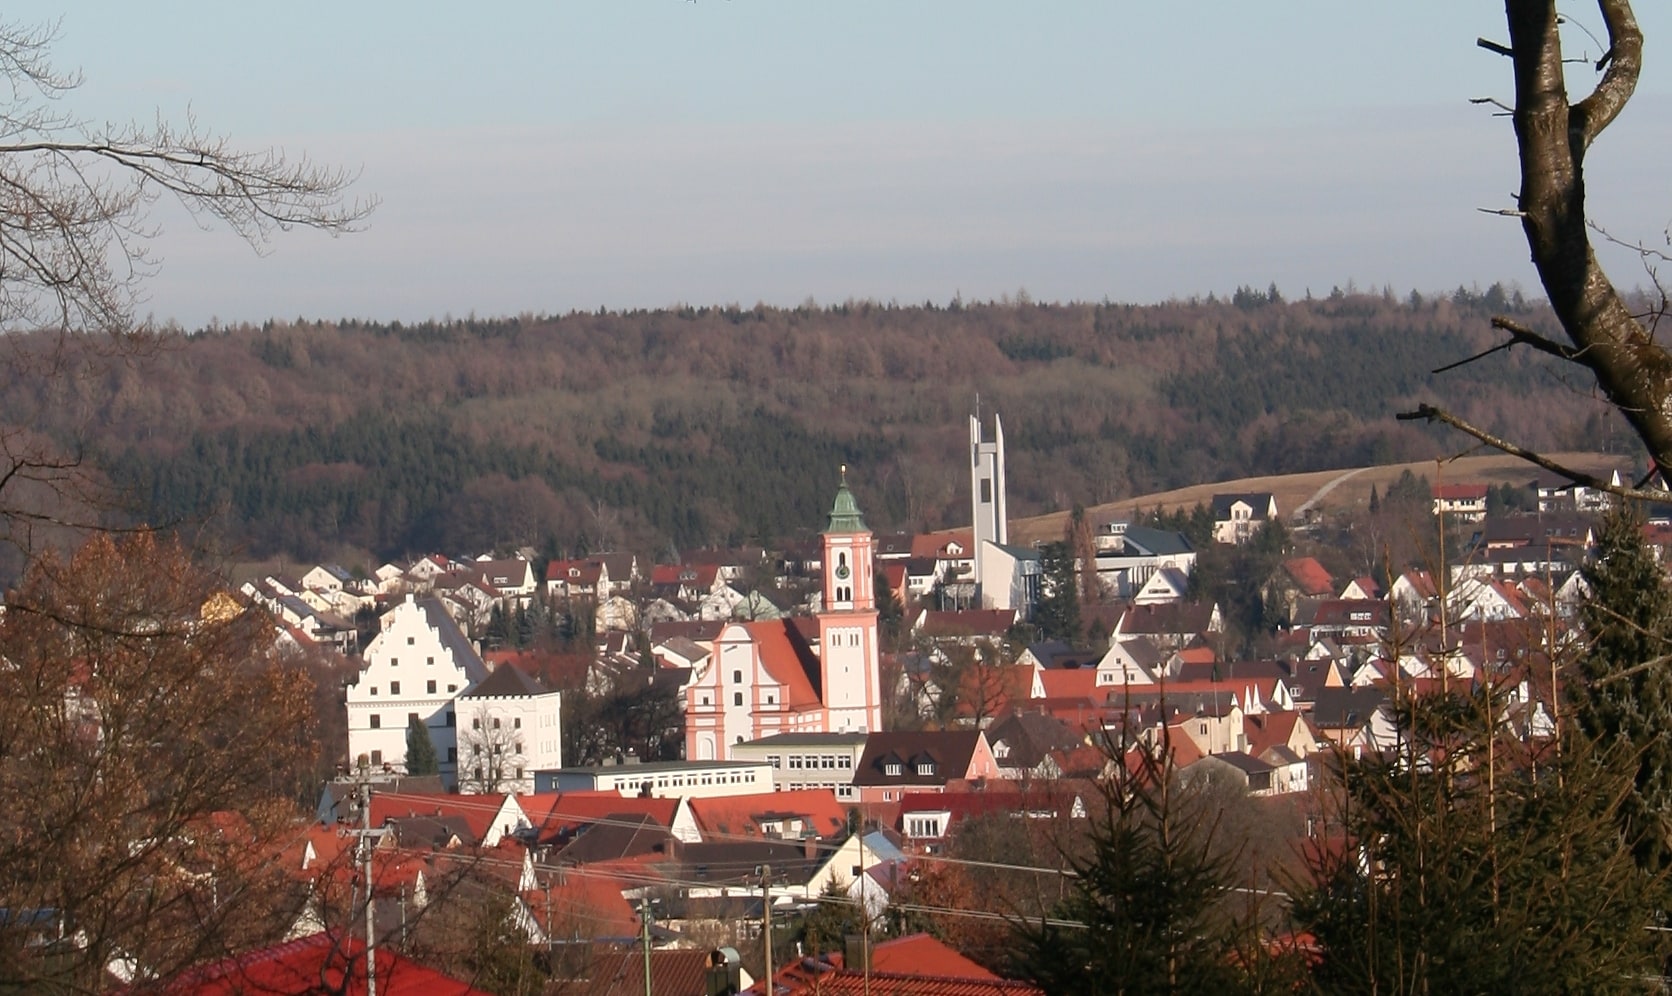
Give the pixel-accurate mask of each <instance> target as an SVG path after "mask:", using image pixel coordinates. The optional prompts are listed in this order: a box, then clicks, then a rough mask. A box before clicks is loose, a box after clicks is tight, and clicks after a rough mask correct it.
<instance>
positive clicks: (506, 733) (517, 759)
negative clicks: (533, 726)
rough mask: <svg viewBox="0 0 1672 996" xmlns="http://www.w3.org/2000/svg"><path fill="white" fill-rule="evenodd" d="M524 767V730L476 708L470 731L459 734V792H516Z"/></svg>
mask: <svg viewBox="0 0 1672 996" xmlns="http://www.w3.org/2000/svg"><path fill="white" fill-rule="evenodd" d="M527 765H528V757H527V755H526V754H524V752H523V731H522V730H520V729H517V728H516V724H515V723H513V722H512V719H511V717H508V716H502V715H500V714H499V713H497V712H495V711H493V710H491V709H487V708H482V709H478V710H476V712H475V713H474V714H472V715H471V717H470V728H469V729H467V730H460V731H459V767H458V778H459V791H461V792H474V793H477V794H480V795H491V794H493V793H496V792H510V791H515V790H517V783H518V782H521V781H522V780H523V773H524V771H525V770H526V768H527Z"/></svg>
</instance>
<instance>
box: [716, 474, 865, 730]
mask: <svg viewBox="0 0 1672 996" xmlns="http://www.w3.org/2000/svg"><path fill="white" fill-rule="evenodd" d="M821 545H822V548H823V564H824V567H823V571H824V576H823V584H824V587H823V593H822V596H821V601H820V605H819V611H818V612H817V613H815V614H814V615H812V616H790V617H786V618H783V619H775V620H771V621H768V622H738V623H732V624H730V625H728V626H726V627H725V629H723V630H722V631H721V632H720V635H719V636H718V637H716V638H715V641H714V649H713V653H712V654H710V655H709V658H708V665H707V669H706V670H705V671H703V672H702V673H701V674H699V675H698V676H697V677H696V678H695V679H694V680H693V681H692V682H691V684H690V685H689V686H688V687H687V688H686V690H685V756H686V757H687V758H690V759H691V760H697V761H709V760H725V759H728V758H730V757H731V748H732V747H733V746H735V745H737V744H740V743H744V742H747V741H750V740H758V739H760V738H761V737H767V736H772V735H773V734H778V733H869V732H874V731H877V730H880V729H881V728H882V694H883V693H882V681H881V675H880V668H879V655H880V652H881V648H880V646H879V643H878V633H877V606H876V598H875V590H876V589H875V577H874V575H873V571H874V570H875V558H874V550H873V543H872V535H871V530H870V529H869V528H868V527H867V526H866V525H865V519H864V516H863V515H862V514H861V513H860V511H859V505H858V503H857V502H856V501H854V497H853V493H852V492H850V491H849V490H848V486H847V480H846V475H845V473H844V476H843V481H842V484H841V486H840V487H838V488H837V491H836V500H835V502H834V504H833V505H832V506H831V510H830V521H829V524H828V526H827V527H826V529H825V530H824V533H823V535H822V543H821Z"/></svg>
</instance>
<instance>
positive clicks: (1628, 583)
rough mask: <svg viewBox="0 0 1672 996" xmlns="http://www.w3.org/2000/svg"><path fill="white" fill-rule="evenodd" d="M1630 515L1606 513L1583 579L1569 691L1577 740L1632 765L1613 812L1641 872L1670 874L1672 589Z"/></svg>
mask: <svg viewBox="0 0 1672 996" xmlns="http://www.w3.org/2000/svg"><path fill="white" fill-rule="evenodd" d="M1642 526H1643V522H1642V519H1641V518H1640V517H1639V516H1638V514H1637V512H1636V510H1635V509H1632V508H1630V507H1629V506H1622V507H1620V508H1618V509H1616V510H1614V511H1612V512H1610V513H1609V514H1608V515H1607V516H1606V517H1605V518H1604V519H1603V522H1602V527H1601V531H1600V533H1599V535H1598V537H1597V557H1596V559H1595V560H1594V561H1593V562H1591V563H1590V564H1587V565H1586V566H1585V568H1584V570H1583V574H1584V578H1585V581H1586V583H1587V584H1588V585H1589V587H1590V594H1589V596H1588V597H1587V598H1586V599H1585V601H1584V602H1583V603H1582V604H1581V605H1580V608H1579V619H1580V623H1581V624H1582V625H1583V626H1584V630H1585V636H1586V642H1585V649H1584V651H1583V653H1582V654H1581V656H1580V659H1579V674H1580V677H1581V679H1582V680H1581V681H1579V682H1576V683H1575V687H1574V688H1573V689H1572V690H1571V693H1570V694H1571V695H1572V698H1573V705H1574V716H1575V718H1576V720H1577V721H1578V723H1579V728H1580V729H1581V730H1582V731H1583V732H1584V734H1585V735H1586V736H1588V737H1590V738H1591V739H1593V740H1596V741H1598V742H1599V743H1601V744H1603V745H1604V746H1608V745H1611V744H1614V743H1620V744H1623V745H1625V746H1627V747H1628V748H1629V749H1630V750H1631V751H1633V752H1634V753H1635V754H1636V756H1637V758H1638V764H1637V769H1636V777H1635V779H1634V781H1633V789H1632V792H1631V794H1630V795H1629V796H1627V798H1626V799H1625V801H1624V802H1623V803H1622V804H1621V806H1620V817H1621V823H1622V826H1623V829H1624V831H1625V834H1626V836H1627V839H1629V840H1630V841H1632V842H1633V847H1634V851H1635V853H1636V856H1637V859H1638V861H1639V862H1640V863H1642V864H1643V865H1644V866H1645V867H1652V868H1667V867H1668V866H1669V865H1672V657H1669V655H1672V588H1669V587H1668V585H1667V582H1666V575H1665V573H1664V572H1663V571H1662V570H1661V567H1660V565H1659V564H1658V563H1657V562H1656V561H1655V558H1654V555H1653V554H1652V553H1651V552H1650V551H1649V549H1648V548H1647V547H1646V546H1645V545H1644V543H1643V533H1642Z"/></svg>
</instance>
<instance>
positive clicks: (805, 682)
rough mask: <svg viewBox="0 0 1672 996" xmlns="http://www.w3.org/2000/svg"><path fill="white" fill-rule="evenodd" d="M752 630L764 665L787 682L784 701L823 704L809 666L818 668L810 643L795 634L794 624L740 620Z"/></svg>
mask: <svg viewBox="0 0 1672 996" xmlns="http://www.w3.org/2000/svg"><path fill="white" fill-rule="evenodd" d="M739 625H740V626H742V627H743V628H744V629H746V630H748V631H749V636H750V637H751V638H753V639H754V641H755V646H756V647H757V648H758V649H759V651H760V657H761V666H762V667H764V668H766V673H767V674H769V675H771V676H772V680H774V681H776V682H778V684H780V685H782V686H784V704H785V705H787V706H789V707H790V708H791V709H804V708H812V707H815V706H818V705H819V696H818V692H816V691H815V690H814V689H813V680H812V678H811V677H809V669H810V668H816V667H817V662H816V661H814V660H813V659H812V656H811V652H810V651H808V650H807V647H806V644H805V643H803V642H802V641H800V640H799V639H795V638H792V637H791V636H790V631H791V629H792V628H793V626H794V624H793V623H792V622H790V621H788V620H783V619H779V620H774V621H772V622H753V623H739Z"/></svg>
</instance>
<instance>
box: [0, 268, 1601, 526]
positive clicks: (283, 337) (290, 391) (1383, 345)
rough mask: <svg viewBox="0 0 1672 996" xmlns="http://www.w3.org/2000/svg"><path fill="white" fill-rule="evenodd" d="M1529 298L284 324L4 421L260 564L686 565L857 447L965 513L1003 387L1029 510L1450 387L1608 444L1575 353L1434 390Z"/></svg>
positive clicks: (1268, 465)
mask: <svg viewBox="0 0 1672 996" xmlns="http://www.w3.org/2000/svg"><path fill="white" fill-rule="evenodd" d="M1518 304H1519V302H1512V301H1505V300H1503V295H1502V294H1501V293H1499V292H1498V291H1497V289H1496V288H1494V290H1493V291H1492V292H1489V293H1488V294H1486V295H1472V294H1465V293H1462V292H1459V293H1458V294H1457V295H1453V296H1452V297H1448V298H1435V299H1430V300H1422V299H1420V298H1417V297H1416V296H1415V295H1412V297H1411V298H1409V299H1403V298H1401V299H1396V298H1394V297H1393V296H1392V295H1390V294H1384V295H1344V294H1334V295H1332V296H1331V297H1330V298H1328V299H1317V300H1306V301H1283V300H1281V299H1275V298H1273V297H1270V296H1268V295H1267V294H1265V293H1260V292H1253V291H1246V290H1244V291H1239V292H1238V294H1237V295H1236V297H1235V298H1234V299H1233V300H1230V301H1225V300H1217V301H1216V300H1213V299H1209V300H1207V301H1189V302H1174V303H1168V304H1161V305H1154V306H1133V305H1119V304H1101V305H1097V304H1074V305H1044V304H1035V303H1032V302H1027V301H1023V302H1019V303H1017V302H1004V303H991V304H981V305H954V306H951V307H936V306H932V305H926V306H921V307H899V306H894V305H881V304H876V303H853V304H846V305H840V306H835V307H826V308H817V307H811V306H809V307H803V308H797V309H774V308H766V307H756V308H752V309H739V308H735V307H732V308H685V309H680V310H663V311H635V312H628V313H613V312H611V313H598V314H590V313H587V314H570V315H565V316H561V317H549V318H547V317H541V318H532V317H524V318H520V319H505V320H493V321H476V320H469V321H456V322H449V323H438V324H424V325H419V326H401V325H398V324H396V325H378V324H371V323H364V322H347V323H342V324H336V325H334V324H324V323H317V322H315V323H306V322H296V323H283V322H270V323H268V324H266V325H263V326H261V327H247V326H246V327H236V328H231V329H211V330H205V331H200V332H198V333H195V334H191V335H182V336H177V337H172V338H170V339H168V340H167V341H166V342H165V343H164V344H163V347H162V348H160V349H158V350H156V351H154V352H153V353H150V354H147V355H144V356H141V357H137V358H135V357H131V356H128V357H119V358H113V357H104V356H96V355H91V354H90V355H89V356H88V357H85V358H84V359H85V362H84V363H83V364H80V365H79V369H81V371H82V372H81V373H78V374H74V375H71V374H68V373H64V374H62V375H57V376H53V377H39V378H16V379H14V380H13V381H12V382H11V383H9V384H6V385H4V386H3V387H0V418H3V419H4V420H5V421H7V422H9V423H11V424H13V425H21V426H24V427H27V428H31V429H35V430H40V431H43V432H45V433H47V434H49V435H51V436H52V437H53V438H55V439H56V440H58V441H59V442H60V443H61V444H62V445H63V446H65V447H66V448H67V449H75V450H79V451H81V452H83V453H85V454H86V457H87V459H89V460H91V461H92V462H93V463H95V464H96V465H97V466H99V467H100V468H102V469H103V470H104V471H105V472H107V473H108V474H109V475H110V477H111V479H112V480H113V481H114V482H115V483H117V484H119V485H120V486H121V487H122V488H124V489H125V490H126V492H127V493H128V494H129V495H131V497H132V499H133V500H134V501H135V502H136V503H137V508H138V510H139V511H138V513H137V514H138V515H139V516H141V517H143V518H145V519H147V520H149V521H153V522H157V521H180V520H184V521H192V522H202V521H207V523H208V525H209V529H210V531H211V533H212V534H213V535H216V536H218V538H220V539H222V540H225V541H227V542H229V543H231V544H233V545H234V546H237V547H241V548H242V549H244V550H246V551H247V552H249V553H251V554H267V553H277V552H282V553H288V554H291V555H295V556H301V557H312V556H317V555H319V554H320V553H321V552H323V551H324V550H326V549H329V548H331V547H333V546H335V545H336V544H337V543H340V542H346V543H349V544H353V545H355V546H359V547H363V548H367V549H369V550H371V551H374V552H376V553H378V554H381V555H392V554H396V553H400V552H403V551H420V550H430V549H442V550H463V549H478V548H483V547H486V546H490V545H496V544H497V545H505V544H511V543H533V544H537V545H546V546H548V547H549V548H551V549H553V550H568V551H571V552H579V551H581V550H585V549H588V548H593V549H596V548H597V547H598V546H599V545H600V544H610V545H619V544H631V545H633V546H635V547H636V548H638V549H643V550H657V551H662V550H666V549H667V548H668V546H669V544H673V545H676V546H679V547H688V546H692V545H697V544H708V543H716V542H728V541H738V540H743V539H748V538H767V537H779V536H788V535H793V534H795V533H797V532H801V531H811V530H814V529H816V528H817V527H818V526H820V525H821V524H822V521H823V518H822V517H823V515H824V513H825V512H826V510H827V504H828V501H829V499H830V495H831V493H832V489H833V488H834V486H835V481H836V477H837V474H838V467H839V466H840V465H841V464H844V463H845V464H848V465H849V466H850V468H851V471H850V480H851V481H852V482H853V484H854V487H855V490H856V493H857V494H858V496H859V497H860V500H861V502H862V503H863V505H864V507H865V511H866V514H867V517H868V519H869V521H870V522H871V523H872V525H873V526H874V527H879V528H880V527H890V526H892V527H898V528H923V527H939V526H950V525H959V524H962V523H963V522H964V521H965V520H966V519H967V516H968V508H967V491H966V488H967V484H966V476H965V475H966V470H965V468H966V465H967V463H966V461H967V454H966V452H965V448H966V446H967V417H968V415H969V414H970V413H971V412H972V411H973V410H974V408H975V406H976V404H977V399H978V398H979V404H980V408H981V410H982V411H983V412H984V413H991V412H994V411H997V412H999V413H1001V414H1002V415H1003V418H1004V421H1005V429H1006V435H1007V442H1008V444H1009V457H1010V475H1009V480H1010V491H1011V510H1012V514H1014V515H1027V514H1032V513H1036V512H1040V511H1044V510H1048V509H1052V508H1061V507H1066V506H1068V505H1070V504H1072V503H1076V502H1079V503H1085V504H1092V503H1097V502H1102V501H1108V500H1113V499H1116V498H1119V497H1123V496H1127V495H1131V494H1135V493H1145V492H1148V491H1153V490H1159V489H1163V488H1168V487H1173V486H1178V485H1182V484H1187V483H1193V482H1199V481H1211V480H1219V479H1228V478H1234V477H1241V476H1246V475H1251V474H1256V473H1278V472H1290V471H1301V470H1309V469H1319V468H1328V467H1336V466H1350V465H1358V464H1366V463H1373V462H1384V461H1389V460H1395V459H1421V458H1424V457H1429V456H1433V455H1435V454H1437V453H1439V452H1441V449H1442V447H1441V446H1440V445H1439V444H1438V443H1437V442H1436V439H1437V438H1438V437H1437V436H1435V435H1432V434H1427V433H1428V430H1425V429H1421V428H1413V427H1411V426H1408V425H1402V424H1398V423H1396V422H1395V421H1394V419H1393V415H1394V413H1395V412H1397V411H1400V410H1404V409H1406V408H1409V407H1411V406H1412V404H1413V403H1414V402H1416V401H1418V400H1438V401H1443V402H1444V403H1445V404H1446V405H1448V406H1450V407H1451V408H1453V409H1454V410H1456V411H1457V412H1459V413H1460V414H1462V415H1464V416H1465V417H1468V418H1471V419H1475V420H1478V421H1479V422H1481V423H1483V424H1484V425H1486V426H1488V427H1490V428H1493V429H1497V430H1501V431H1507V432H1512V434H1513V435H1514V436H1515V437H1516V438H1518V439H1523V440H1525V441H1527V442H1529V443H1532V444H1534V445H1539V446H1562V447H1576V446H1579V445H1582V444H1583V445H1590V444H1593V443H1594V442H1595V441H1596V439H1597V436H1598V434H1599V433H1601V432H1604V431H1608V427H1607V426H1606V425H1605V424H1604V423H1603V422H1602V421H1601V420H1602V418H1603V415H1602V414H1601V408H1600V406H1598V405H1596V404H1595V402H1594V401H1592V400H1591V399H1590V398H1589V396H1588V390H1587V389H1588V385H1568V384H1563V383H1562V382H1560V381H1559V380H1558V379H1557V378H1556V377H1555V376H1554V374H1553V373H1552V372H1551V369H1550V367H1549V366H1548V364H1547V362H1546V361H1545V360H1544V359H1543V358H1540V357H1536V356H1532V355H1525V354H1524V353H1523V352H1522V351H1509V352H1500V353H1497V354H1494V355H1492V356H1489V357H1486V358H1485V359H1482V360H1480V361H1479V362H1476V363H1471V364H1468V365H1467V366H1464V367H1463V368H1461V369H1459V370H1456V371H1454V372H1451V373H1447V374H1444V375H1441V376H1440V377H1434V376H1431V375H1430V373H1429V370H1430V369H1431V368H1433V367H1436V366H1439V365H1441V364H1444V363H1448V362H1451V361H1454V360H1457V359H1461V358H1463V357H1466V356H1469V355H1471V354H1473V353H1476V352H1479V351H1481V350H1483V349H1486V348H1487V347H1489V346H1491V345H1494V344H1495V343H1496V342H1497V341H1498V340H1497V339H1496V338H1495V337H1494V336H1493V334H1492V332H1491V330H1490V328H1489V326H1488V319H1489V317H1490V315H1491V314H1493V313H1495V312H1502V311H1505V310H1519V311H1520V312H1521V314H1520V318H1521V320H1522V321H1524V322H1527V323H1528V324H1531V325H1533V326H1534V327H1536V328H1546V329H1548V328H1549V327H1550V325H1551V322H1550V319H1549V318H1548V316H1547V315H1546V314H1545V313H1544V312H1543V311H1542V309H1537V308H1525V307H1519V308H1518ZM54 342H56V340H54V339H51V338H49V337H45V336H43V337H41V338H40V339H39V340H38V341H36V342H33V343H30V342H28V341H25V342H22V343H16V344H15V345H19V346H21V347H22V348H34V349H39V350H45V349H48V348H50V347H51V346H52V345H53V343H54ZM60 345H61V344H60ZM102 345H108V344H102ZM100 352H109V350H108V349H105V350H101V351H100ZM72 366H76V365H74V364H70V365H62V364H61V367H62V368H63V369H69V368H70V367H72ZM1446 445H1447V446H1451V447H1453V448H1459V440H1457V439H1456V438H1455V437H1450V438H1449V439H1448V440H1447V442H1446Z"/></svg>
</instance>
